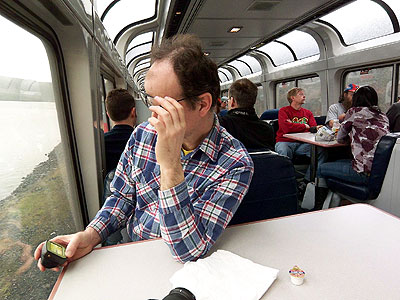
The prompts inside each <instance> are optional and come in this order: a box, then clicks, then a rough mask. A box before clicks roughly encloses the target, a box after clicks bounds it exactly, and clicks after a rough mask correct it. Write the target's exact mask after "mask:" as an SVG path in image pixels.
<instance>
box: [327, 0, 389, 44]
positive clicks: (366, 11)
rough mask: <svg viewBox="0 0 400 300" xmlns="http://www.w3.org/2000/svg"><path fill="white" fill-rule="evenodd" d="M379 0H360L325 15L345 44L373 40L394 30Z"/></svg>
mask: <svg viewBox="0 0 400 300" xmlns="http://www.w3.org/2000/svg"><path fill="white" fill-rule="evenodd" d="M377 2H378V1H372V0H358V1H355V2H352V3H350V4H348V5H346V6H344V7H342V8H340V9H338V10H336V11H334V12H332V13H330V14H328V15H326V16H324V17H322V18H321V20H322V21H323V22H327V23H328V24H330V25H331V26H333V27H334V28H335V29H336V30H337V31H338V32H339V34H340V35H341V38H342V39H343V41H342V42H343V43H344V44H345V45H352V44H355V43H359V42H363V41H367V40H371V39H374V38H377V37H380V36H384V35H388V34H391V33H393V32H394V29H393V24H392V21H391V20H390V17H389V15H388V14H387V12H386V11H385V10H384V9H383V8H382V6H381V5H380V4H378V3H377Z"/></svg>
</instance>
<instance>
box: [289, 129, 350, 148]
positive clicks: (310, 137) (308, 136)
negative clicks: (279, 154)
mask: <svg viewBox="0 0 400 300" xmlns="http://www.w3.org/2000/svg"><path fill="white" fill-rule="evenodd" d="M283 137H285V138H289V139H292V140H296V141H299V142H304V143H308V144H313V145H317V146H321V147H325V148H330V147H341V146H347V145H346V144H340V143H338V141H337V140H336V139H335V140H333V141H330V142H327V141H326V142H325V141H316V140H315V133H311V132H298V133H286V134H284V135H283Z"/></svg>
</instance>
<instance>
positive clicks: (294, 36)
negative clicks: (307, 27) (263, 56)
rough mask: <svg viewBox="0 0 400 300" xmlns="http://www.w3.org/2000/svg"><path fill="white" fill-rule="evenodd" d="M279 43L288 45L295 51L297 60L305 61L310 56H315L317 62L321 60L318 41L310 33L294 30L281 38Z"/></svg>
mask: <svg viewBox="0 0 400 300" xmlns="http://www.w3.org/2000/svg"><path fill="white" fill-rule="evenodd" d="M277 41H279V42H283V43H285V44H287V45H288V46H289V47H290V48H292V49H293V51H294V53H295V54H296V58H297V59H303V58H306V57H310V56H315V60H318V58H319V47H318V44H317V41H316V40H315V39H314V38H313V37H312V36H311V35H310V34H308V33H305V32H303V31H299V30H294V31H292V32H290V33H288V34H286V35H284V36H282V37H281V38H279V39H277Z"/></svg>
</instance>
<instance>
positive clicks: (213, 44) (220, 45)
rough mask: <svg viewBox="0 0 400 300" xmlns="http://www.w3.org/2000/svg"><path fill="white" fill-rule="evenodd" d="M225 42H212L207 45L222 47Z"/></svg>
mask: <svg viewBox="0 0 400 300" xmlns="http://www.w3.org/2000/svg"><path fill="white" fill-rule="evenodd" d="M226 43H227V42H224V41H214V42H209V43H208V45H209V46H211V47H222V46H224V45H225V44H226Z"/></svg>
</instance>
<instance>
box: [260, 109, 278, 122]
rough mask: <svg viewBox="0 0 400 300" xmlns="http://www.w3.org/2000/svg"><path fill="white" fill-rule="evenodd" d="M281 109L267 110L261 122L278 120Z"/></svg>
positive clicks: (262, 115)
mask: <svg viewBox="0 0 400 300" xmlns="http://www.w3.org/2000/svg"><path fill="white" fill-rule="evenodd" d="M278 113H279V108H275V109H267V110H266V111H264V112H263V113H262V114H261V117H260V119H261V120H275V119H278Z"/></svg>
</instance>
